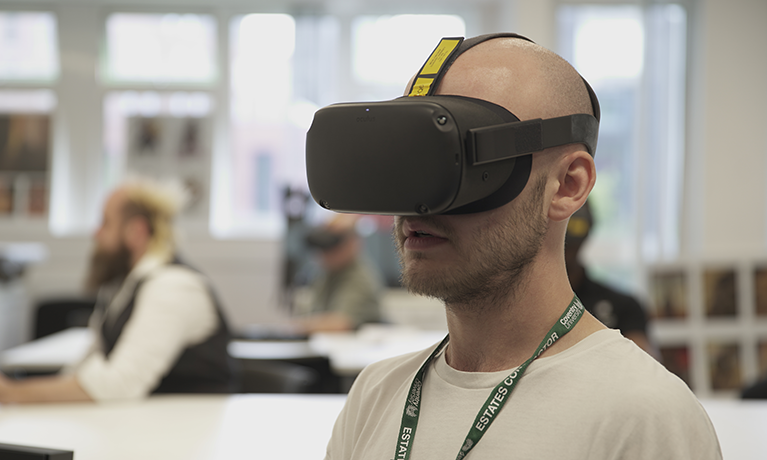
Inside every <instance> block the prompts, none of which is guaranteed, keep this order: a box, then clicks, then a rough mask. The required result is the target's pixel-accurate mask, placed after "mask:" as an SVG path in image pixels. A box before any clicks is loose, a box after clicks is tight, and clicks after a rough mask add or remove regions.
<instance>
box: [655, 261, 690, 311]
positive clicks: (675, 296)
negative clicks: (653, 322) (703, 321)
mask: <svg viewBox="0 0 767 460" xmlns="http://www.w3.org/2000/svg"><path fill="white" fill-rule="evenodd" d="M650 290H651V294H652V300H653V302H652V309H651V313H652V316H654V317H656V318H684V317H686V316H687V311H688V300H687V275H686V274H685V272H684V271H683V270H669V271H656V272H655V273H652V274H651V276H650Z"/></svg>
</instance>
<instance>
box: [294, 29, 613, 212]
mask: <svg viewBox="0 0 767 460" xmlns="http://www.w3.org/2000/svg"><path fill="white" fill-rule="evenodd" d="M496 37H515V38H519V39H522V40H528V41H531V40H529V39H527V38H525V37H523V36H521V35H517V34H489V35H482V36H479V37H475V38H472V39H469V40H464V39H463V38H444V39H442V41H441V42H440V44H439V45H438V46H437V48H436V49H435V50H434V52H432V54H431V56H430V57H429V59H428V60H427V61H426V63H425V64H424V66H423V67H422V68H421V70H420V72H419V73H418V75H417V76H416V78H415V79H414V82H413V85H412V87H411V89H410V92H409V94H408V96H405V97H401V98H397V99H394V100H391V101H384V102H361V103H345V104H333V105H330V106H328V107H325V108H322V109H320V110H318V111H317V113H315V115H314V121H313V122H312V126H311V128H310V129H309V132H308V133H307V136H306V171H307V179H308V183H309V190H310V192H311V194H312V197H313V198H314V200H315V201H317V203H319V204H320V206H322V207H324V208H326V209H330V210H333V211H337V212H351V213H361V214H385V215H399V216H412V215H431V214H467V213H474V212H481V211H487V210H490V209H494V208H497V207H500V206H503V205H504V204H506V203H508V202H510V201H511V200H513V199H514V198H515V197H516V196H517V195H519V193H521V192H522V190H523V189H524V187H525V184H526V183H527V180H528V178H529V176H530V170H531V166H532V153H534V152H538V151H540V150H543V149H547V148H550V147H556V146H560V145H566V144H573V143H582V144H584V145H585V146H586V148H587V149H588V151H589V153H590V154H591V155H592V156H593V155H594V152H595V149H596V145H597V134H598V131H599V116H600V112H599V102H598V100H597V97H596V94H594V91H593V90H592V89H591V87H590V86H589V84H588V83H587V82H586V80H583V81H584V83H585V85H586V88H587V90H588V93H589V96H590V98H591V105H592V108H593V112H594V116H592V115H590V114H575V115H569V116H564V117H558V118H550V119H536V120H525V121H520V120H519V119H518V118H517V117H516V116H515V115H514V114H512V113H511V112H509V111H508V110H506V109H505V108H503V107H501V106H499V105H497V104H494V103H492V102H489V101H485V100H482V99H475V98H469V97H462V96H446V95H443V96H435V95H434V92H435V91H436V89H437V87H438V85H439V82H440V80H441V78H442V76H443V75H444V74H445V72H446V71H447V70H448V69H449V67H450V65H451V64H452V63H453V61H455V59H456V58H457V57H458V56H459V55H460V54H461V53H463V52H465V51H466V50H468V49H470V48H471V47H473V46H475V45H477V44H479V43H481V42H483V41H486V40H489V39H492V38H496Z"/></svg>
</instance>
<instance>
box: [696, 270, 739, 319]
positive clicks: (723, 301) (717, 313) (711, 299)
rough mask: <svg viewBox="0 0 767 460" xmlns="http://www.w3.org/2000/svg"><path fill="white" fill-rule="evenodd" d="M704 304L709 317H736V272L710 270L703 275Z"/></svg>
mask: <svg viewBox="0 0 767 460" xmlns="http://www.w3.org/2000/svg"><path fill="white" fill-rule="evenodd" d="M703 289H704V290H705V292H704V302H705V307H706V316H708V317H735V315H736V314H737V283H736V276H735V270H734V269H732V268H728V269H709V270H706V271H705V272H704V274H703Z"/></svg>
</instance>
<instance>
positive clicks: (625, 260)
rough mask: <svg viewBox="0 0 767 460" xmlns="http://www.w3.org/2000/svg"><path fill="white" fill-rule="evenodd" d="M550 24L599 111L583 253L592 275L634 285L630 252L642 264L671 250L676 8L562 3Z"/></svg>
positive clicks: (679, 163)
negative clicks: (589, 230) (591, 217)
mask: <svg viewBox="0 0 767 460" xmlns="http://www.w3.org/2000/svg"><path fill="white" fill-rule="evenodd" d="M558 20H559V30H560V45H559V47H560V54H562V56H564V57H565V58H566V59H568V60H569V61H570V62H571V63H572V64H573V65H574V66H575V67H576V69H578V70H579V71H580V72H581V74H582V75H583V76H584V77H585V78H586V80H588V81H589V83H590V84H591V85H592V87H593V88H594V90H595V91H596V93H597V95H598V97H599V100H600V104H601V108H602V123H601V126H600V134H599V146H598V147H597V153H596V157H595V161H596V164H597V171H598V174H597V176H598V180H597V185H596V187H595V189H594V192H593V193H592V198H591V200H592V209H593V210H594V214H595V220H596V227H595V234H594V237H593V238H592V243H593V244H592V245H591V248H590V252H589V255H590V256H592V257H590V258H591V259H593V262H594V264H593V265H594V266H595V268H596V270H595V271H596V272H597V273H595V274H597V275H599V276H601V277H603V278H611V280H612V281H613V282H615V283H617V284H618V285H623V287H635V286H631V285H632V284H635V283H637V282H638V279H637V277H638V276H639V275H640V273H639V271H638V270H637V267H636V262H637V260H636V256H637V254H640V260H643V261H645V262H647V261H655V260H661V259H671V258H673V257H675V256H677V255H678V251H679V226H680V221H679V219H680V217H679V214H680V209H681V200H682V183H683V164H684V132H685V111H684V107H685V97H684V92H685V90H684V88H685V79H686V72H685V69H686V66H685V62H686V14H685V10H684V9H683V8H682V7H681V6H679V5H675V4H665V5H651V6H648V7H641V6H636V5H603V6H594V5H588V6H571V5H568V6H562V7H561V8H560V9H559V15H558ZM606 37H609V39H606Z"/></svg>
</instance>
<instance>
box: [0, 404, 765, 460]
mask: <svg viewBox="0 0 767 460" xmlns="http://www.w3.org/2000/svg"><path fill="white" fill-rule="evenodd" d="M345 399H346V397H345V395H232V396H219V395H163V396H160V395H156V396H152V397H150V398H149V399H147V400H145V401H141V402H132V403H110V404H95V403H72V404H35V405H0V443H8V444H22V445H30V446H37V447H48V448H57V449H67V450H73V451H74V452H75V459H76V460H135V459H142V460H155V459H156V460H167V459H184V460H224V459H226V460H230V459H240V458H241V459H267V458H278V459H283V460H293V459H296V460H309V459H322V458H323V457H324V455H325V446H326V445H327V442H328V440H329V439H330V434H331V430H332V427H333V423H334V422H335V419H336V417H337V416H338V413H339V412H340V410H341V408H342V407H343V404H344V401H345ZM702 402H703V406H704V407H705V408H706V410H707V411H708V413H709V416H710V417H711V420H712V422H713V423H714V426H715V428H716V430H717V434H718V435H719V441H720V443H721V445H722V453H723V454H724V459H725V460H764V459H765V458H767V436H765V434H764V433H765V427H767V401H765V402H753V401H748V402H746V401H734V400H704V401H702Z"/></svg>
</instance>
